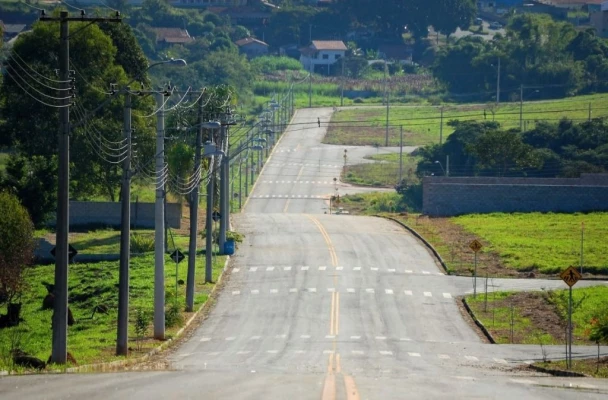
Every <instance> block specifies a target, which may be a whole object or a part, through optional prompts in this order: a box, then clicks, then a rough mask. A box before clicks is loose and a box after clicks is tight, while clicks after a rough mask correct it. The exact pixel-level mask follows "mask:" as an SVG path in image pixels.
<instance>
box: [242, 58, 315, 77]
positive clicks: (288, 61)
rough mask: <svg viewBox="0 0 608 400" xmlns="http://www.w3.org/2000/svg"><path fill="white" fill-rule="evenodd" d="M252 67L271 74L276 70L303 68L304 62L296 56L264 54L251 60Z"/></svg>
mask: <svg viewBox="0 0 608 400" xmlns="http://www.w3.org/2000/svg"><path fill="white" fill-rule="evenodd" d="M251 67H252V68H253V69H254V70H255V71H257V72H259V73H264V74H269V73H271V72H275V71H285V70H287V71H300V70H302V69H303V68H302V64H300V62H299V61H298V60H296V59H294V58H290V57H276V56H264V57H257V58H254V59H253V60H251Z"/></svg>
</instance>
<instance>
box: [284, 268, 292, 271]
mask: <svg viewBox="0 0 608 400" xmlns="http://www.w3.org/2000/svg"><path fill="white" fill-rule="evenodd" d="M283 271H291V267H283Z"/></svg>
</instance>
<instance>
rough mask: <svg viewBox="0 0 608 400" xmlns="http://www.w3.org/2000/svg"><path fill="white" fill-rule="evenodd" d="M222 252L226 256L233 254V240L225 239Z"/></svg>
mask: <svg viewBox="0 0 608 400" xmlns="http://www.w3.org/2000/svg"><path fill="white" fill-rule="evenodd" d="M224 254H225V255H227V256H231V255H233V254H234V240H226V242H225V243H224Z"/></svg>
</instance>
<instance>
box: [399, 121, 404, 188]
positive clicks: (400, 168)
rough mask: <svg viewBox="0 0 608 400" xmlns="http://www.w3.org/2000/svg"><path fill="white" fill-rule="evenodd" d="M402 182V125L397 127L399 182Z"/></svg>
mask: <svg viewBox="0 0 608 400" xmlns="http://www.w3.org/2000/svg"><path fill="white" fill-rule="evenodd" d="M401 182H403V125H401V126H400V127H399V184H400V185H401Z"/></svg>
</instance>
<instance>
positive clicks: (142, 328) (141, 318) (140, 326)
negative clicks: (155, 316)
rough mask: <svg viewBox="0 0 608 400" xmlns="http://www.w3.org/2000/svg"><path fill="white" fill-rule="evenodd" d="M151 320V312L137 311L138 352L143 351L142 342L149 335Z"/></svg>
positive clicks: (136, 334)
mask: <svg viewBox="0 0 608 400" xmlns="http://www.w3.org/2000/svg"><path fill="white" fill-rule="evenodd" d="M151 319H152V316H151V313H150V311H148V310H144V309H141V308H138V309H137V310H135V336H136V340H137V349H138V350H141V342H142V340H143V339H144V337H145V336H146V334H147V333H148V329H149V327H150V320H151Z"/></svg>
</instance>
